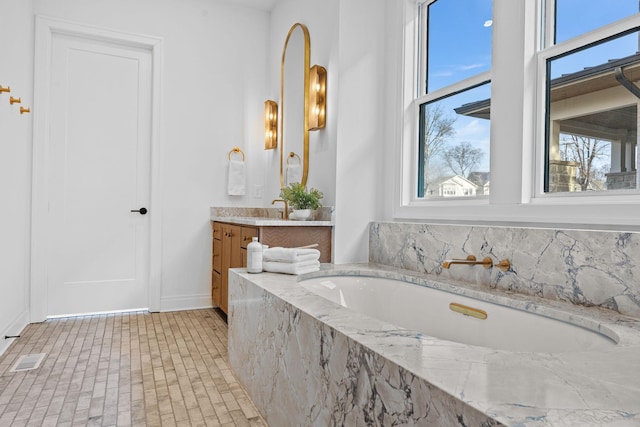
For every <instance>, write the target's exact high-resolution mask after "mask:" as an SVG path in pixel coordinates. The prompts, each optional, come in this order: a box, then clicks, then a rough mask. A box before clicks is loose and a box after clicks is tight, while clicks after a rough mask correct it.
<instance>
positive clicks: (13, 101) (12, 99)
mask: <svg viewBox="0 0 640 427" xmlns="http://www.w3.org/2000/svg"><path fill="white" fill-rule="evenodd" d="M21 102H22V99H20V98H14V97H13V96H10V97H9V104H11V105H13V104H20V103H21Z"/></svg>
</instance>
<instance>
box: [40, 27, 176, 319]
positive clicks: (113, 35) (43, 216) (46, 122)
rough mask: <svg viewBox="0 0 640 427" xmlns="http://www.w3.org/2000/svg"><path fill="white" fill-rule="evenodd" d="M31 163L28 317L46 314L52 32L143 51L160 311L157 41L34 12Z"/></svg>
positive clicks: (154, 305) (153, 278)
mask: <svg viewBox="0 0 640 427" xmlns="http://www.w3.org/2000/svg"><path fill="white" fill-rule="evenodd" d="M35 29H36V31H35V55H34V113H35V114H34V115H33V154H32V156H33V162H32V192H31V275H30V290H31V295H30V305H29V308H30V309H29V318H30V321H31V322H42V321H44V320H46V318H47V312H48V299H47V286H48V285H47V247H48V245H49V233H48V232H49V230H48V226H47V224H48V205H49V187H48V183H47V175H48V170H49V167H50V165H49V164H48V163H49V152H48V147H49V143H50V135H49V129H50V117H49V100H50V95H51V87H50V81H51V50H52V49H51V47H52V42H53V36H54V34H62V35H68V36H73V37H77V38H84V39H87V40H95V41H106V42H110V43H117V44H120V45H124V46H129V47H135V48H142V49H146V50H148V51H149V52H150V53H151V56H152V58H151V63H152V83H151V85H152V89H151V90H152V92H151V158H150V162H151V164H150V175H151V176H150V177H149V178H150V194H149V196H150V203H149V211H150V215H149V217H148V218H149V222H150V223H149V292H148V296H149V311H159V310H160V297H161V295H160V292H161V289H162V283H161V280H162V274H161V271H162V268H161V267H162V227H161V226H162V203H161V197H162V192H161V188H162V187H161V185H160V184H161V183H160V177H161V175H160V165H161V163H160V126H161V120H160V113H161V111H160V106H161V89H162V76H161V72H162V56H163V40H162V39H161V38H159V37H150V36H145V35H138V34H132V33H126V32H120V31H114V30H110V29H106V28H101V27H95V26H90V25H85V24H78V23H73V22H69V21H65V20H61V19H57V18H52V17H47V16H42V15H38V16H36V22H35Z"/></svg>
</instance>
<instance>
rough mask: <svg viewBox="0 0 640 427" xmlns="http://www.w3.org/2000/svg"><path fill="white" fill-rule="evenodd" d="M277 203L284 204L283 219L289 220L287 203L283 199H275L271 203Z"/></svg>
mask: <svg viewBox="0 0 640 427" xmlns="http://www.w3.org/2000/svg"><path fill="white" fill-rule="evenodd" d="M276 202H282V203H284V210H283V211H282V219H289V204H288V203H287V201H286V200H282V199H273V200H272V201H271V204H272V205H274V204H275V203H276Z"/></svg>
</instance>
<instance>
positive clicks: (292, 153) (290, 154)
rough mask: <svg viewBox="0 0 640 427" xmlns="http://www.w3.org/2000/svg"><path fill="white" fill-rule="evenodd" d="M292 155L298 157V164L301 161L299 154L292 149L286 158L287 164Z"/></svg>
mask: <svg viewBox="0 0 640 427" xmlns="http://www.w3.org/2000/svg"><path fill="white" fill-rule="evenodd" d="M294 157H297V158H298V164H301V163H302V160H300V156H298V155H297V154H296V153H294V152H293V151H292V152H290V153H289V157H288V158H287V164H289V160H291V159H293V158H294Z"/></svg>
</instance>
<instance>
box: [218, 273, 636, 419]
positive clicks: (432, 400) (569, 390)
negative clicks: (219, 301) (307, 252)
mask: <svg viewBox="0 0 640 427" xmlns="http://www.w3.org/2000/svg"><path fill="white" fill-rule="evenodd" d="M336 274H340V275H343V274H344V275H367V276H369V275H374V276H382V277H387V278H392V279H400V280H405V281H409V282H412V283H415V284H416V285H422V286H430V287H436V288H438V289H443V290H446V291H447V292H452V293H459V294H462V295H467V296H472V297H475V298H479V299H483V300H486V301H492V302H498V303H500V304H503V305H507V306H513V307H517V308H520V309H524V310H527V311H533V312H537V313H539V314H545V313H546V314H549V313H550V312H549V311H548V310H553V311H555V312H556V313H557V312H558V311H562V310H563V309H564V310H566V312H565V314H563V315H561V316H566V319H571V320H572V321H577V323H578V324H581V323H582V324H585V325H586V324H590V325H591V327H593V328H596V329H609V330H611V331H613V332H614V334H615V335H617V336H618V338H619V342H618V345H616V346H615V347H612V348H611V349H608V350H599V351H589V352H566V353H558V354H550V353H514V352H509V351H504V350H495V349H490V348H484V347H476V346H471V345H465V344H460V343H454V342H451V341H446V340H440V339H437V338H432V337H428V336H424V335H422V334H419V333H416V332H412V331H410V330H406V329H402V328H398V327H397V326H394V325H391V324H388V323H385V322H382V321H380V320H376V319H373V318H371V317H367V316H364V315H361V314H359V313H355V312H353V311H350V310H348V309H346V308H344V307H341V306H338V305H336V304H334V303H332V302H330V301H328V300H325V299H324V298H322V297H319V296H317V295H315V294H312V293H311V292H310V291H308V290H306V289H305V288H303V287H301V286H300V285H299V284H298V283H297V280H296V278H295V277H292V276H285V275H277V274H271V273H262V274H260V275H250V274H247V273H246V272H245V271H244V270H241V269H236V270H232V273H231V274H230V289H229V295H230V297H229V298H230V300H229V308H230V312H229V361H230V364H231V366H232V369H233V370H234V372H235V373H236V374H237V377H238V378H239V380H240V382H241V383H242V385H243V386H244V387H245V388H246V389H247V392H248V393H249V395H250V396H251V398H252V400H253V401H254V403H255V404H256V406H257V407H258V409H259V410H260V411H261V412H262V414H263V415H264V416H265V418H266V420H267V422H268V423H270V424H271V425H282V426H288V425H304V426H311V425H409V426H411V425H413V426H438V427H447V426H460V425H466V426H494V425H506V426H514V427H515V426H518V427H548V426H562V427H570V426H571V427H574V426H581V427H589V426H594V427H595V426H616V427H631V426H637V425H640V424H639V423H640V400H639V399H638V397H637V396H639V395H640V359H639V358H638V354H639V352H640V321H639V320H636V319H632V318H629V317H626V316H621V315H619V314H618V313H615V312H613V311H611V310H604V309H600V308H597V307H592V308H587V309H585V308H584V307H577V306H575V305H572V304H569V303H565V302H560V301H550V300H545V299H541V298H536V297H531V296H525V295H519V294H506V293H505V292H502V291H500V290H498V289H486V288H485V289H484V290H481V288H480V287H474V286H473V285H469V286H461V285H459V284H458V285H456V284H455V283H454V282H451V281H449V282H447V281H440V279H435V278H434V276H429V277H427V276H425V275H423V274H418V273H415V272H410V271H406V270H401V269H397V268H392V267H381V266H376V265H372V264H369V265H328V264H324V265H323V269H322V270H321V271H320V272H317V273H313V274H311V275H308V276H307V277H311V276H313V277H316V276H321V275H336ZM436 280H437V281H436ZM585 313H588V315H587V314H585ZM579 318H580V319H582V320H580V319H579ZM594 322H595V325H594ZM393 422H396V423H397V424H393Z"/></svg>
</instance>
